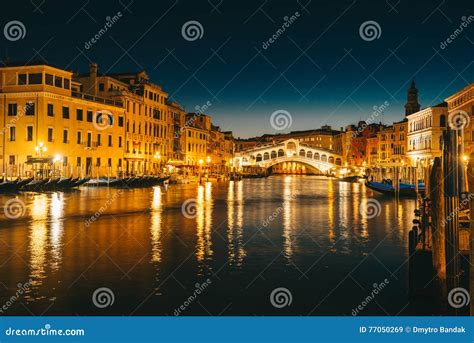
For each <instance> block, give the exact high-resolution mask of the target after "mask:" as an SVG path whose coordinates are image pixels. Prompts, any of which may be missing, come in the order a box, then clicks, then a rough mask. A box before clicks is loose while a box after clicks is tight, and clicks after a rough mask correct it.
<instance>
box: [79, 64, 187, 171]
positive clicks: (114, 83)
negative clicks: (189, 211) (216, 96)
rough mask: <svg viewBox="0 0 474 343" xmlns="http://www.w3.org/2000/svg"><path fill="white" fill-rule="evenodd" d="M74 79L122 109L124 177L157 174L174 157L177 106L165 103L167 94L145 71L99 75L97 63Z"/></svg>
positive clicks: (87, 90) (86, 88) (89, 90)
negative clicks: (123, 117) (119, 104)
mask: <svg viewBox="0 0 474 343" xmlns="http://www.w3.org/2000/svg"><path fill="white" fill-rule="evenodd" d="M77 80H78V81H80V82H81V83H82V84H83V87H84V90H85V91H86V92H87V93H90V94H93V95H99V96H102V97H105V98H107V99H111V100H113V101H119V102H122V103H123V104H124V108H125V130H126V140H125V156H124V159H125V165H124V171H125V173H126V174H132V175H135V174H156V173H158V172H159V171H160V170H161V169H162V168H163V167H165V166H166V165H167V164H168V163H169V162H170V161H171V160H173V158H174V157H175V156H174V155H175V153H174V149H175V140H174V131H175V129H174V127H175V118H174V116H175V114H176V112H177V111H178V110H177V108H178V107H179V105H177V104H176V103H175V104H174V105H172V106H170V105H169V104H168V93H166V92H165V91H163V89H162V88H161V87H160V86H158V85H156V84H154V83H152V82H150V79H149V77H148V75H147V73H146V72H145V71H141V72H138V73H118V74H106V75H101V74H99V73H98V67H97V64H91V66H90V70H89V73H88V74H83V75H79V76H78V77H77Z"/></svg>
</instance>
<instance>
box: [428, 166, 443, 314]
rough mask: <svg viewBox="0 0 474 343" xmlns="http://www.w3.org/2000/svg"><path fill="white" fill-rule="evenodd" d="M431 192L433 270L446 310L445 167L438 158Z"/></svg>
mask: <svg viewBox="0 0 474 343" xmlns="http://www.w3.org/2000/svg"><path fill="white" fill-rule="evenodd" d="M429 180H430V182H429V188H430V192H429V193H427V194H429V198H430V200H431V206H430V214H431V239H432V241H431V242H432V244H431V247H432V259H433V270H434V272H435V274H436V289H437V292H436V293H437V294H439V297H440V299H441V302H440V303H441V305H442V306H441V308H442V310H444V309H445V308H446V297H447V291H446V246H445V245H446V242H445V235H444V229H445V218H446V216H445V214H444V213H445V212H444V194H443V191H444V179H443V165H442V164H441V158H439V157H436V158H435V159H434V162H433V167H432V168H431V175H430V178H429Z"/></svg>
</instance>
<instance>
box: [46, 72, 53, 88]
mask: <svg viewBox="0 0 474 343" xmlns="http://www.w3.org/2000/svg"><path fill="white" fill-rule="evenodd" d="M45 83H46V84H47V85H50V86H52V85H53V75H51V74H46V75H45Z"/></svg>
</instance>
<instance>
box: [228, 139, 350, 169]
mask: <svg viewBox="0 0 474 343" xmlns="http://www.w3.org/2000/svg"><path fill="white" fill-rule="evenodd" d="M295 164H300V165H304V166H308V167H309V168H313V169H315V170H316V171H318V172H320V173H322V174H326V173H336V172H337V171H338V170H339V169H341V168H342V156H341V155H338V154H336V153H334V152H332V151H330V150H325V149H321V148H314V147H311V146H309V145H306V144H304V143H300V142H299V141H297V140H295V139H288V140H286V141H283V142H280V143H276V144H270V145H262V146H259V147H256V148H254V149H250V150H246V151H242V152H240V153H237V154H236V156H235V158H234V167H236V168H237V169H242V168H245V167H261V168H266V169H268V168H270V167H273V166H275V165H279V166H285V168H288V169H291V168H294V166H295Z"/></svg>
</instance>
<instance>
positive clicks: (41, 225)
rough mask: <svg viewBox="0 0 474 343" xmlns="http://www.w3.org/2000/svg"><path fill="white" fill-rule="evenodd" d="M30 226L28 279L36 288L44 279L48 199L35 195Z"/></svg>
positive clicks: (44, 195) (43, 195)
mask: <svg viewBox="0 0 474 343" xmlns="http://www.w3.org/2000/svg"><path fill="white" fill-rule="evenodd" d="M31 217H32V224H31V228H30V235H29V236H30V244H29V250H30V278H31V280H32V288H37V287H39V286H40V285H41V284H42V282H43V281H42V280H43V279H45V278H46V273H45V267H46V246H47V243H48V230H47V226H46V224H47V218H48V197H47V195H46V194H40V195H36V196H35V197H34V198H33V201H32V207H31Z"/></svg>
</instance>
